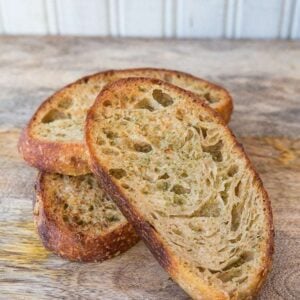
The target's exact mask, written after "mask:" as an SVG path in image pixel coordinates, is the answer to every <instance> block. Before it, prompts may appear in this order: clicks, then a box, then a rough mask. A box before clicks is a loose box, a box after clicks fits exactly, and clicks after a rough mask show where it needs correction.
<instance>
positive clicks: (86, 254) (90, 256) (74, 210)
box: [34, 173, 138, 261]
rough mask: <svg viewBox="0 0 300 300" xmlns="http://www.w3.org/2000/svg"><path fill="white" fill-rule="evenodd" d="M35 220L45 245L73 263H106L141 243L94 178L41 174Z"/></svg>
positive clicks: (38, 182) (38, 183) (90, 176)
mask: <svg viewBox="0 0 300 300" xmlns="http://www.w3.org/2000/svg"><path fill="white" fill-rule="evenodd" d="M34 218H35V223H36V224H37V228H38V231H39V234H40V237H41V239H42V241H43V243H44V245H45V246H46V247H47V248H48V249H49V250H51V251H53V252H55V253H56V254H58V255H61V256H63V257H64V258H67V259H69V260H78V261H102V260H104V259H107V258H110V257H112V256H115V255H117V254H119V253H121V252H124V251H126V250H128V249H129V248H131V247H132V246H133V245H134V244H135V243H136V242H137V241H138V237H137V235H136V233H135V231H134V229H133V227H132V226H131V225H130V224H129V223H128V221H127V220H126V219H125V217H124V216H123V215H122V213H121V212H120V210H119V209H118V207H117V206H116V205H115V203H114V202H113V201H112V200H111V199H110V198H109V197H108V196H106V194H105V193H104V191H103V189H102V188H101V187H100V186H99V184H98V183H97V182H96V179H95V178H94V176H93V175H91V174H89V175H82V176H67V175H60V174H51V173H41V174H40V175H39V176H38V180H37V197H36V201H35V207H34Z"/></svg>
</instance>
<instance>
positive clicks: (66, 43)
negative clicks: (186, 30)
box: [0, 37, 300, 300]
mask: <svg viewBox="0 0 300 300" xmlns="http://www.w3.org/2000/svg"><path fill="white" fill-rule="evenodd" d="M142 66H152V67H155V66H156V67H166V68H173V69H179V70H182V71H187V72H191V73H193V74H195V75H198V76H202V77H205V78H208V79H210V80H212V81H215V82H217V83H219V84H222V85H223V86H225V87H226V88H228V89H229V91H230V92H231V93H232V95H233V98H234V103H235V112H234V114H233V117H232V121H231V123H230V127H231V128H232V129H233V131H234V132H235V134H236V135H237V137H238V140H239V141H240V142H242V143H243V145H244V148H245V150H246V152H247V153H248V154H249V157H250V159H251V160H252V161H253V163H254V165H255V166H256V168H257V170H258V171H259V173H260V175H261V177H262V179H263V182H264V184H265V186H266V189H267V191H268V192H269V195H270V198H271V201H272V206H273V214H274V223H275V231H276V240H275V255H274V265H273V270H272V272H271V274H270V275H269V277H268V280H267V282H266V284H265V285H264V287H263V289H262V291H261V293H260V295H259V296H258V299H260V300H262V299H267V300H269V299H270V300H277V299H284V300H286V299H287V300H289V299H291V300H292V299H293V300H296V299H300V42H268V41H260V42H249V41H239V42H237V41H234V42H233V41H173V40H170V41H162V40H134V39H130V40H112V39H98V38H75V37H70V38H54V37H53V38H50V37H45V38H34V37H17V38H12V37H1V38H0V86H1V93H0V299H56V298H57V299H96V298H97V299H153V300H154V299H155V300H156V299H172V300H174V299H188V296H187V295H186V294H185V293H184V292H183V291H182V290H181V289H180V288H179V287H178V286H177V285H176V284H175V283H174V282H173V281H172V280H171V279H170V278H169V277H168V275H167V274H166V273H165V272H164V271H163V270H162V268H161V267H160V266H159V265H158V263H157V262H156V261H155V260H154V258H153V257H152V256H151V254H150V252H149V251H148V250H147V248H146V247H145V246H144V244H143V243H142V242H139V243H138V244H137V245H136V246H135V247H133V248H132V249H131V250H129V251H128V252H126V253H125V254H123V255H121V256H119V257H116V258H114V259H112V260H109V261H106V262H104V263H89V264H80V263H71V262H68V261H66V260H63V259H61V258H59V257H57V256H55V255H53V254H51V253H49V252H48V251H46V250H45V249H44V248H43V246H42V245H41V243H40V241H39V238H38V236H37V234H36V231H35V228H34V226H33V223H32V199H33V197H34V192H33V186H34V180H35V176H36V173H37V172H36V170H34V169H32V168H30V167H28V166H26V164H25V163H24V162H23V161H22V160H21V158H20V157H19V155H18V153H17V149H16V144H17V140H18V137H19V134H20V130H21V128H22V126H24V124H25V123H26V122H27V121H28V119H29V118H30V116H31V114H32V113H33V112H34V110H35V109H36V107H37V106H38V105H39V104H40V103H41V101H42V100H43V99H44V98H45V97H47V96H49V95H50V94H51V93H52V92H53V91H54V90H55V89H57V88H59V87H61V86H63V85H65V84H66V83H68V82H70V81H73V80H75V79H76V78H78V77H80V76H82V75H85V74H89V73H92V72H96V71H100V70H104V69H110V68H125V67H142Z"/></svg>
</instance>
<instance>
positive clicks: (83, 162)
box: [19, 68, 232, 175]
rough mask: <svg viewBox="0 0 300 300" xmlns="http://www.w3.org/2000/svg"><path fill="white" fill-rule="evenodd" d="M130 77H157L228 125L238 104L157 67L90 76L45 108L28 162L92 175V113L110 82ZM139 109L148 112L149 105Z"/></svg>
mask: <svg viewBox="0 0 300 300" xmlns="http://www.w3.org/2000/svg"><path fill="white" fill-rule="evenodd" d="M127 77H151V78H158V79H163V80H165V81H168V82H172V83H173V84H175V85H178V86H180V87H182V88H185V89H187V90H189V91H192V92H194V93H195V94H198V95H201V96H202V100H203V101H205V102H206V103H207V104H209V105H210V106H211V107H212V108H213V109H215V110H216V111H218V112H219V113H220V114H221V115H222V116H223V118H224V120H226V122H228V121H229V119H230V115H231V112H232V100H231V97H230V95H229V93H228V92H227V91H226V90H225V89H223V88H221V87H219V86H217V85H215V84H213V83H210V82H208V81H205V80H203V79H200V78H197V77H194V76H192V75H189V74H186V73H182V72H177V71H171V70H163V69H151V68H143V69H128V70H116V71H106V72H101V73H98V74H94V75H91V76H87V77H84V78H82V79H80V80H78V81H76V82H74V83H72V84H70V85H68V86H66V87H65V88H63V89H61V90H60V91H58V92H56V93H55V94H54V95H52V96H51V97H50V98H48V99H47V100H46V101H45V102H44V103H42V105H41V106H40V107H39V108H38V110H37V111H36V113H35V114H34V116H33V117H32V119H31V121H30V122H29V124H28V125H27V127H26V128H25V129H24V131H23V134H22V136H21V138H20V142H19V149H20V152H21V153H22V155H23V157H24V159H25V160H26V161H27V162H28V163H29V164H31V165H32V166H34V167H37V168H38V169H41V170H44V171H48V172H54V173H61V174H67V175H81V174H87V173H89V172H90V170H89V166H88V157H87V155H86V153H85V146H84V143H83V129H84V122H85V118H86V113H87V110H88V109H89V108H90V106H91V105H92V104H93V102H94V100H95V98H96V96H97V95H98V93H99V92H100V91H101V90H102V88H103V87H104V86H105V85H106V84H107V83H110V82H113V81H115V80H117V79H120V78H127ZM158 97H159V95H158ZM162 101H166V100H164V99H162ZM137 105H140V106H142V107H147V103H143V101H141V102H140V103H139V104H137ZM148 108H149V107H148Z"/></svg>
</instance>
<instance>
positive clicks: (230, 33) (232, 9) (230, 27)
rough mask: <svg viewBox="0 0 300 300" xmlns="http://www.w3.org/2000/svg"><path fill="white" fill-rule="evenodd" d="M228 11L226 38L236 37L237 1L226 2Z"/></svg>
mask: <svg viewBox="0 0 300 300" xmlns="http://www.w3.org/2000/svg"><path fill="white" fill-rule="evenodd" d="M225 3H226V11H225V14H226V15H225V18H226V20H225V37H227V38H233V37H234V26H235V13H236V5H235V0H225Z"/></svg>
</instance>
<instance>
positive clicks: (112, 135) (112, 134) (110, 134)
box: [103, 129, 118, 139]
mask: <svg viewBox="0 0 300 300" xmlns="http://www.w3.org/2000/svg"><path fill="white" fill-rule="evenodd" d="M103 132H104V134H105V135H106V137H107V138H108V139H115V138H117V137H118V134H117V133H116V132H113V131H111V130H108V129H103Z"/></svg>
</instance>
